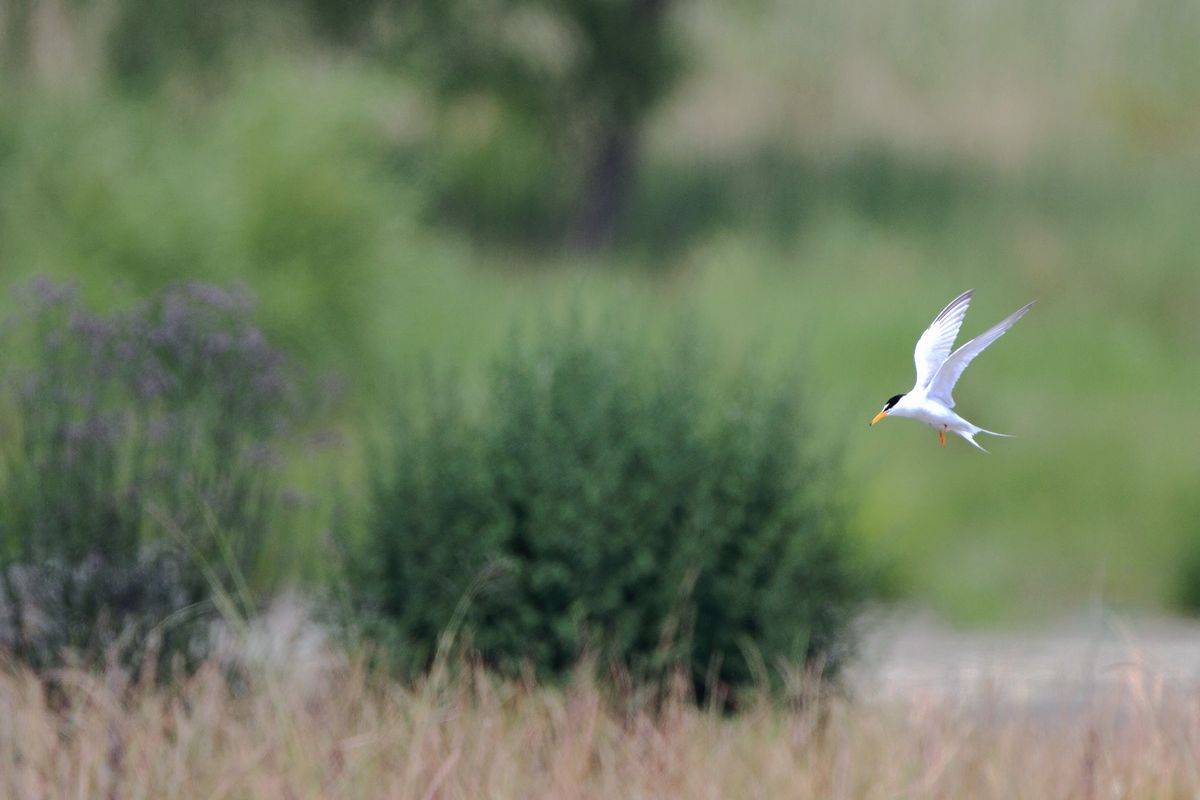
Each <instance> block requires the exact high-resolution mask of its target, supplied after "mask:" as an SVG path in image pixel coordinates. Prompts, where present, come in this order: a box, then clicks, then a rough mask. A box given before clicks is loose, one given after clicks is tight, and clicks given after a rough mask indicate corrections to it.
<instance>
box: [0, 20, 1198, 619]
mask: <svg viewBox="0 0 1200 800" xmlns="http://www.w3.org/2000/svg"><path fill="white" fill-rule="evenodd" d="M678 17H679V25H680V28H681V30H682V31H683V32H684V33H685V34H686V36H687V37H688V38H689V41H691V42H692V43H693V44H694V47H693V48H692V52H693V59H692V64H691V67H692V69H691V72H690V75H689V77H688V78H687V79H686V80H685V81H684V83H683V84H682V85H681V86H680V87H679V89H678V91H677V92H676V93H675V94H674V95H673V96H672V98H671V99H670V101H669V102H668V103H667V104H666V105H665V106H664V107H663V108H662V109H661V111H660V112H659V113H658V114H657V115H656V117H655V118H654V119H653V120H652V123H651V126H650V129H649V132H648V140H647V142H646V153H645V155H646V171H645V175H644V178H645V180H644V183H643V188H642V190H641V195H640V196H639V200H638V204H637V205H636V207H635V212H636V213H635V219H634V220H633V228H634V231H635V235H634V236H633V238H632V241H631V243H630V244H629V245H628V246H627V247H624V248H622V249H619V250H618V251H616V252H614V253H610V254H607V255H604V256H599V257H596V258H593V259H577V258H575V257H571V256H567V255H563V254H561V253H556V252H547V251H545V250H533V251H526V250H522V249H520V248H514V247H508V246H499V245H495V244H494V243H493V244H489V243H486V242H480V241H478V240H473V239H471V237H469V236H467V235H464V234H462V233H461V232H457V231H452V230H447V229H446V228H444V227H438V226H436V225H432V226H431V225H429V224H427V221H426V217H425V216H423V210H424V205H423V204H424V203H425V202H426V193H425V192H426V189H427V183H428V182H429V181H431V180H434V179H435V177H436V176H431V175H430V174H429V173H426V172H422V170H421V169H420V168H412V167H411V164H412V163H414V161H415V163H420V158H419V157H417V156H419V155H420V154H421V153H422V152H424V151H423V150H422V148H424V147H426V146H427V145H428V144H429V142H428V137H429V136H430V131H429V130H427V126H426V117H425V114H424V111H423V108H422V105H421V100H420V97H419V92H417V91H415V90H414V87H412V86H411V85H410V84H408V83H406V82H405V80H404V79H401V78H398V77H397V76H396V75H394V74H392V73H388V72H386V71H381V70H379V69H377V68H374V67H370V66H368V65H365V64H362V63H359V62H357V61H356V60H354V59H353V58H343V59H339V58H332V57H328V56H326V55H324V54H322V53H320V52H318V51H313V52H310V51H307V50H305V49H304V48H297V49H294V50H288V51H286V52H283V53H278V52H275V51H268V52H266V53H265V54H262V55H259V56H255V57H253V58H247V59H246V61H245V63H244V64H242V65H241V66H240V67H238V68H237V69H235V70H234V72H233V75H232V77H231V78H230V80H229V82H228V85H227V86H223V87H222V91H220V92H214V93H211V94H205V93H203V92H199V91H192V90H190V89H189V87H187V86H186V85H183V86H178V87H169V88H168V90H167V91H164V92H162V93H161V94H160V95H157V96H153V97H150V98H130V97H126V96H123V95H121V94H120V93H118V92H114V91H110V90H109V89H107V88H105V87H104V86H103V85H102V84H100V85H98V84H97V83H96V82H94V81H91V80H75V81H73V80H71V79H70V76H69V75H68V76H67V77H66V78H63V77H62V76H61V75H57V74H56V76H50V77H51V78H52V80H50V79H48V80H47V81H46V82H45V85H44V86H42V87H41V88H40V89H39V91H36V92H30V93H19V92H8V93H6V94H5V95H4V96H3V97H2V98H0V102H2V103H3V105H4V108H5V113H4V114H3V115H0V117H2V118H0V187H2V188H0V272H2V274H3V275H4V279H3V282H4V284H5V285H6V286H13V285H16V284H17V283H19V282H20V281H21V280H22V279H24V278H25V277H28V276H30V275H33V274H51V275H57V276H59V277H68V278H73V279H77V280H79V281H80V282H81V283H82V284H83V288H84V290H85V291H86V292H87V293H88V294H89V295H90V296H92V297H93V298H94V299H95V300H97V301H98V302H100V303H102V304H104V303H108V304H111V303H113V302H116V301H117V300H120V299H122V298H128V297H131V296H140V295H141V294H142V293H144V292H145V291H146V290H147V289H149V288H151V287H156V286H159V285H161V284H162V283H164V282H167V281H170V280H176V279H181V278H187V279H197V278H203V279H211V280H221V281H230V280H241V281H245V282H247V283H249V284H250V285H251V286H252V287H253V288H254V289H255V290H257V291H258V293H259V296H260V298H261V311H262V315H263V316H264V318H265V319H266V321H267V324H268V327H269V328H270V329H271V330H272V331H273V332H274V333H275V335H276V336H277V337H278V338H279V339H280V340H281V341H283V342H284V343H285V344H287V345H288V346H289V347H290V348H291V349H292V350H293V351H294V352H295V353H297V354H298V355H299V357H300V358H301V359H302V360H303V361H305V362H306V363H307V364H309V365H311V366H312V367H314V369H316V370H318V371H324V370H333V371H337V372H340V373H342V374H343V375H345V376H346V377H348V378H349V382H350V386H351V387H352V388H351V396H352V398H353V402H352V403H351V404H350V407H349V408H348V409H347V410H346V411H345V413H344V417H343V418H342V419H341V420H340V421H339V424H340V426H341V428H342V429H343V430H344V431H345V432H346V434H347V435H346V437H345V441H346V442H347V444H346V446H345V447H344V449H343V450H342V451H341V455H340V456H339V457H338V458H339V463H338V464H336V465H335V466H334V467H332V468H330V467H328V466H326V465H324V464H322V465H321V466H320V467H319V470H320V471H321V473H322V476H324V475H325V473H327V472H328V471H330V469H332V470H333V471H336V472H338V473H339V474H341V475H344V476H346V480H345V483H347V484H349V485H350V486H351V487H353V486H355V485H361V480H360V477H361V475H362V473H363V470H364V469H365V468H366V466H365V461H364V460H363V458H362V457H361V455H362V453H363V452H364V449H365V448H364V443H365V442H366V441H368V440H369V438H370V437H369V433H368V431H370V430H371V429H372V424H373V423H372V421H373V420H374V419H376V418H377V417H378V415H379V414H380V413H382V410H383V409H386V408H388V407H389V398H390V397H392V396H393V393H394V392H395V391H396V387H397V385H402V384H403V383H404V382H405V381H406V380H409V376H411V375H413V374H415V373H414V367H415V366H416V365H418V364H420V363H421V362H423V361H425V360H428V359H432V360H434V361H440V362H444V363H455V364H460V365H465V366H466V367H467V368H468V370H470V369H476V368H482V365H483V364H484V363H485V362H486V359H487V358H488V357H489V356H490V354H491V353H492V352H493V351H494V349H495V347H496V344H497V342H500V341H503V340H504V337H505V336H506V335H507V334H508V333H509V332H510V331H511V329H512V328H513V327H514V326H521V325H524V324H528V322H529V321H530V320H531V319H533V318H535V317H537V316H538V315H542V314H546V313H549V314H561V313H564V312H565V311H566V309H568V308H571V307H579V306H582V307H583V308H584V309H585V311H586V312H587V313H595V314H599V313H602V312H603V310H604V309H607V308H611V307H613V306H623V307H627V308H632V309H636V310H637V311H638V312H639V313H640V314H642V315H643V316H645V317H647V318H649V319H651V320H662V321H665V320H668V319H670V318H672V317H675V316H679V315H687V316H692V317H694V318H696V319H697V320H698V321H699V322H700V323H701V324H702V325H703V326H704V327H705V328H706V329H707V330H708V331H710V332H711V335H712V339H713V340H714V341H715V342H717V343H718V346H719V348H720V350H721V355H722V357H723V358H724V359H725V360H726V361H727V362H728V363H729V364H730V365H731V366H732V365H734V364H736V363H737V362H738V361H740V360H745V359H753V360H755V361H764V362H767V363H780V364H782V363H785V362H793V361H799V362H800V363H802V364H803V365H804V370H805V374H806V375H807V378H808V381H807V383H808V393H809V395H810V399H811V403H812V416H813V427H814V429H815V433H814V435H815V436H816V437H818V438H819V439H821V441H822V443H823V444H825V445H828V446H831V447H833V448H836V449H838V450H841V451H843V452H844V471H845V476H846V480H845V487H846V495H847V496H846V500H847V502H848V503H849V504H850V505H851V507H852V508H853V509H854V510H855V513H854V526H853V530H852V531H850V532H849V535H853V536H854V537H856V539H857V540H858V541H859V542H861V543H862V545H863V547H864V549H865V550H866V551H867V552H868V553H869V554H870V555H871V556H872V558H874V559H875V560H876V562H877V563H878V564H880V565H882V568H883V575H884V576H885V583H886V586H885V588H887V589H888V590H889V591H892V592H894V593H896V594H899V595H901V596H904V597H906V598H909V599H912V600H915V601H917V602H919V603H922V604H927V605H931V606H933V607H934V608H936V609H937V610H938V611H940V612H942V613H944V614H946V615H948V616H949V617H951V618H953V619H956V620H959V621H964V622H979V621H998V620H1010V621H1011V620H1033V619H1041V618H1044V617H1046V616H1047V615H1051V614H1053V613H1057V612H1058V611H1060V610H1061V609H1063V608H1064V607H1070V606H1078V605H1081V604H1084V603H1087V602H1090V601H1093V600H1097V599H1099V600H1101V601H1104V602H1109V603H1113V604H1117V605H1131V606H1138V607H1147V608H1163V607H1169V606H1171V605H1173V604H1175V603H1176V602H1177V600H1178V597H1179V596H1180V592H1181V591H1182V590H1181V586H1182V585H1183V584H1185V583H1186V582H1188V581H1192V582H1196V581H1200V577H1198V576H1197V575H1195V574H1192V573H1191V572H1189V570H1191V569H1192V567H1191V565H1192V564H1193V563H1195V562H1196V559H1197V552H1198V551H1200V545H1197V544H1196V534H1197V530H1198V529H1197V519H1198V518H1200V517H1198V511H1200V507H1198V506H1197V503H1196V500H1195V497H1194V495H1195V484H1196V477H1197V462H1196V456H1195V452H1196V449H1197V448H1196V444H1197V442H1198V441H1200V439H1198V438H1197V437H1196V435H1195V434H1194V432H1193V431H1192V430H1191V427H1190V416H1191V407H1192V405H1193V403H1194V398H1195V397H1197V396H1198V395H1200V372H1198V371H1197V370H1196V369H1194V363H1195V352H1196V349H1197V347H1198V346H1200V323H1198V322H1197V317H1196V315H1195V314H1194V309H1195V308H1196V307H1197V305H1198V303H1200V270H1197V268H1196V259H1195V252H1196V250H1197V245H1200V236H1198V235H1197V233H1196V227H1195V224H1194V220H1195V218H1196V212H1197V210H1200V207H1198V205H1197V200H1196V193H1195V191H1194V187H1195V183H1196V179H1197V178H1198V177H1200V151H1198V149H1197V146H1196V142H1197V141H1198V140H1197V137H1196V136H1195V133H1196V131H1197V130H1200V113H1198V112H1196V110H1195V109H1197V108H1200V103H1197V102H1196V100H1197V99H1200V83H1197V82H1196V81H1195V80H1194V78H1192V77H1190V76H1193V75H1195V74H1197V72H1196V71H1195V69H1193V68H1194V67H1195V66H1196V54H1195V53H1196V51H1195V48H1194V47H1193V46H1192V42H1194V41H1195V35H1196V34H1197V32H1198V31H1200V21H1198V20H1197V15H1196V14H1195V9H1194V7H1193V6H1192V5H1191V4H1188V3H1183V2H1171V3H1164V4H1156V5H1155V6H1154V7H1153V8H1150V7H1126V6H1123V5H1121V4H1104V5H1103V6H1102V7H1100V8H1097V7H1096V6H1095V5H1094V4H1091V3H1085V2H1082V0H1062V2H1057V3H1053V4H1042V3H1032V2H1021V3H1015V4H1006V3H987V2H985V3H973V4H970V5H969V6H964V5H962V4H960V3H952V2H944V1H942V0H909V1H908V2H904V3H885V2H878V1H877V0H860V1H859V2H851V3H839V4H835V5H829V4H824V3H815V2H809V0H768V2H763V3H758V4H756V5H755V6H754V10H753V11H738V10H733V9H729V8H726V7H724V6H723V5H722V4H719V3H709V2H700V3H694V4H686V5H681V6H680V8H679V13H678ZM414 154H416V155H415V156H414ZM970 287H975V288H976V289H977V290H978V292H977V295H976V299H975V303H974V307H973V308H972V310H971V313H970V314H969V316H968V318H967V321H966V324H965V326H964V329H963V332H964V335H965V336H969V335H972V334H973V333H975V332H978V331H981V330H982V329H984V328H985V327H986V326H988V325H990V324H991V323H992V322H994V321H995V320H997V319H999V318H1001V317H1002V316H1004V315H1005V314H1007V313H1008V312H1010V311H1011V310H1013V309H1014V308H1016V307H1017V306H1019V305H1021V304H1023V303H1024V302H1027V301H1028V300H1031V299H1036V300H1037V301H1038V305H1037V306H1035V309H1034V311H1033V313H1031V314H1030V315H1029V316H1028V317H1027V318H1026V319H1025V320H1023V321H1022V322H1021V324H1020V325H1019V326H1018V327H1017V328H1016V329H1014V331H1013V332H1012V333H1010V334H1009V335H1008V336H1007V337H1005V339H1004V340H1003V341H1001V342H1000V343H999V344H997V345H996V346H995V347H994V348H993V349H992V350H991V351H989V352H988V354H987V355H986V356H985V357H983V358H981V359H979V360H978V361H977V362H976V363H975V364H974V365H973V366H972V367H971V369H970V370H969V371H968V372H967V373H966V375H965V377H964V379H963V381H962V384H961V387H960V389H959V390H958V392H957V399H958V401H959V410H960V411H961V412H962V413H963V414H964V416H966V417H967V418H968V419H971V420H972V421H974V422H977V423H978V424H980V425H982V426H984V427H988V428H992V429H995V430H1000V431H1004V432H1007V433H1012V434H1015V435H1016V436H1017V438H1015V439H1011V440H996V441H995V442H993V444H992V449H993V454H992V455H990V456H985V455H983V454H981V453H978V452H977V451H974V450H970V449H969V448H967V447H966V446H965V445H961V443H959V442H952V443H951V445H950V446H949V447H948V448H947V449H946V450H944V451H943V450H940V449H939V448H937V446H936V440H935V438H934V437H933V435H932V434H931V433H930V432H929V431H928V430H925V429H924V428H922V427H920V426H917V425H915V424H912V423H909V422H905V421H890V422H887V423H885V424H884V425H882V426H880V427H876V428H874V429H870V430H868V428H867V426H866V425H865V423H866V421H867V420H868V419H869V418H870V417H871V416H872V415H873V414H874V412H875V411H876V410H877V409H878V407H879V406H880V405H881V403H882V401H883V400H884V399H885V398H887V397H888V396H890V395H892V394H895V393H896V392H900V391H903V390H904V389H906V388H908V386H909V385H910V381H911V350H912V345H913V343H914V341H915V339H916V337H917V335H918V334H919V333H920V331H921V329H922V328H923V326H924V325H925V324H927V322H928V321H929V319H930V318H931V317H932V315H933V314H934V313H935V312H936V311H937V310H938V309H939V308H940V307H941V306H942V305H943V304H944V303H945V302H946V301H947V300H949V299H950V298H952V297H954V296H955V295H957V294H958V293H959V292H961V291H962V290H964V289H966V288H970ZM960 445H961V446H960ZM324 530H325V527H324V522H323V521H319V522H318V523H316V524H314V525H313V527H312V530H301V531H298V532H297V534H296V536H297V548H298V549H300V550H303V551H304V552H312V553H316V552H317V551H318V549H319V548H318V547H317V546H316V544H315V541H316V539H317V538H318V537H319V536H321V535H323V533H324ZM352 533H353V532H351V535H352ZM313 560H319V558H318V557H317V556H313Z"/></svg>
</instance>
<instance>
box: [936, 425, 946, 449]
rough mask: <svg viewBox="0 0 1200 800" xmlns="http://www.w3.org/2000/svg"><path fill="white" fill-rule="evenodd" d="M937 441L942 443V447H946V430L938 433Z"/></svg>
mask: <svg viewBox="0 0 1200 800" xmlns="http://www.w3.org/2000/svg"><path fill="white" fill-rule="evenodd" d="M938 441H939V442H941V443H942V447H945V446H946V430H945V429H944V428H943V429H942V430H940V431H938Z"/></svg>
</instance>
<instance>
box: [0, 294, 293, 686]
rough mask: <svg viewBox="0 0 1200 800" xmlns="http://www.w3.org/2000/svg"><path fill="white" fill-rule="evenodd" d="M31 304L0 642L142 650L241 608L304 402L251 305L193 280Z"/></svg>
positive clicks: (6, 410)
mask: <svg viewBox="0 0 1200 800" xmlns="http://www.w3.org/2000/svg"><path fill="white" fill-rule="evenodd" d="M24 300H25V301H24V302H23V303H22V304H21V305H22V308H23V311H22V313H21V314H20V315H19V316H18V317H17V318H15V319H14V320H11V321H10V324H9V326H8V337H7V341H6V344H7V345H8V347H7V348H6V355H7V356H8V358H7V359H6V370H5V374H4V381H3V386H4V389H5V392H4V395H3V405H0V410H2V413H0V421H2V422H3V423H4V424H3V428H2V431H0V467H2V469H0V590H2V591H0V649H3V650H6V651H8V652H10V653H13V654H16V655H17V656H18V657H20V658H22V659H23V660H25V661H28V662H29V663H31V664H34V665H37V666H49V665H53V664H54V663H57V662H58V661H59V660H60V659H61V658H63V657H64V655H65V654H66V652H67V651H72V650H73V651H75V654H76V655H77V656H79V657H80V658H83V659H84V660H93V661H94V660H96V659H98V658H107V657H111V656H113V655H116V656H117V657H122V656H128V657H129V658H136V657H138V655H139V646H138V645H140V644H141V643H142V642H143V641H144V639H145V635H146V634H147V633H148V632H149V631H151V630H153V629H155V628H156V627H157V626H159V625H160V624H161V623H164V622H165V621H167V618H168V617H172V616H173V615H175V614H176V613H177V612H181V611H183V610H184V609H187V608H189V607H190V606H193V605H194V604H197V603H200V604H202V605H206V606H207V608H208V609H209V610H211V604H208V603H207V602H206V601H208V600H211V599H212V598H213V597H214V596H215V594H214V593H216V594H219V595H222V596H224V597H225V598H226V599H229V598H233V599H235V600H237V601H248V600H249V599H250V598H249V592H248V590H247V588H246V584H247V582H248V581H252V580H253V578H254V576H255V572H256V569H257V567H258V566H259V561H260V557H261V554H262V551H263V548H264V545H265V543H266V541H267V539H268V537H269V536H270V535H271V532H272V531H273V530H275V529H276V528H275V526H277V525H279V524H281V522H282V519H281V515H282V511H283V508H284V506H283V503H282V490H283V477H282V473H281V444H282V442H283V438H284V435H285V434H286V433H287V431H288V429H289V427H291V426H294V423H295V422H296V420H297V416H298V411H299V410H300V408H301V406H300V404H299V403H298V402H297V393H296V390H295V384H294V381H293V379H292V376H291V371H290V368H289V366H288V364H287V363H286V361H285V359H284V357H283V355H282V353H280V352H279V351H277V350H276V349H274V348H273V347H271V346H270V345H269V344H268V342H267V341H266V339H265V338H264V336H263V334H262V333H261V332H260V331H259V330H258V329H257V327H255V325H254V324H253V321H252V317H251V311H252V305H253V303H252V300H251V298H250V297H249V296H248V295H247V294H246V293H245V292H242V291H240V290H229V289H223V288H220V287H216V286H212V285H206V284H185V285H179V286H174V287H171V288H169V289H167V290H165V291H164V292H162V293H161V294H159V295H157V296H155V297H154V298H152V299H151V300H149V301H147V302H144V303H143V304H141V305H139V306H137V307H135V308H133V309H130V310H127V311H118V312H114V313H111V314H97V313H93V312H91V311H89V310H87V309H86V308H84V307H83V306H82V305H81V304H80V303H79V301H78V300H77V298H76V296H75V293H74V292H73V291H72V290H71V289H70V288H68V287H63V286H60V285H56V284H53V283H50V282H48V281H44V280H43V281H37V282H35V283H34V284H33V285H32V286H31V287H30V290H29V292H28V294H27V295H26V297H25V299H24ZM239 610H240V611H246V610H247V609H246V608H244V607H243V608H240V609H239ZM185 638H186V637H185ZM172 641H174V642H176V643H177V644H180V645H181V646H182V645H184V644H187V643H186V642H183V641H182V640H181V639H179V637H176V638H175V639H173V640H172ZM114 645H119V647H118V648H117V649H118V650H119V652H117V653H115V654H114V653H113V652H111V650H112V647H113V646H114ZM189 646H190V645H189Z"/></svg>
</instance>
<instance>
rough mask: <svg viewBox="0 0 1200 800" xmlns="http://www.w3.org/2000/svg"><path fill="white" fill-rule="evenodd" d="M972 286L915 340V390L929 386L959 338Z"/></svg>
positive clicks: (952, 302) (934, 319) (969, 301)
mask: <svg viewBox="0 0 1200 800" xmlns="http://www.w3.org/2000/svg"><path fill="white" fill-rule="evenodd" d="M974 293H975V290H974V289H968V290H967V291H965V292H963V293H962V294H960V295H959V296H958V297H956V298H954V299H953V300H951V301H950V304H949V305H947V306H946V307H945V308H943V309H942V311H941V313H939V314H938V315H937V316H936V317H934V318H933V322H932V323H930V325H929V327H928V328H926V329H925V332H924V333H922V334H921V338H920V339H917V348H916V349H915V350H913V363H915V364H916V365H917V382H916V384H915V385H914V386H913V388H914V389H922V388H924V387H925V386H928V385H929V382H930V381H931V380H933V376H934V375H936V374H937V371H938V368H939V367H941V366H942V362H943V361H945V360H946V357H947V356H948V355H950V348H952V347H954V340H955V339H956V338H957V337H958V329H959V328H961V327H962V322H963V317H965V316H966V315H967V306H969V305H970V304H971V295H972V294H974Z"/></svg>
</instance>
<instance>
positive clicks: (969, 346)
mask: <svg viewBox="0 0 1200 800" xmlns="http://www.w3.org/2000/svg"><path fill="white" fill-rule="evenodd" d="M974 292H975V290H974V289H968V290H967V291H965V292H963V293H962V294H960V295H959V296H958V297H956V298H954V299H953V300H951V301H950V304H949V305H947V306H946V307H945V308H943V309H942V311H941V313H940V314H938V315H937V316H936V317H934V318H933V322H932V323H931V324H930V326H929V327H928V328H927V329H926V331H925V332H924V333H922V334H921V338H920V339H918V340H917V347H916V350H914V351H913V361H914V362H915V363H916V365H917V382H916V383H914V384H913V388H911V389H909V390H908V391H907V392H905V393H904V394H898V395H895V396H894V397H891V398H889V399H888V401H887V402H886V403H884V404H883V410H882V411H880V412H879V413H878V414H876V415H875V419H873V420H871V425H874V424H875V423H876V422H879V420H881V419H883V418H884V417H911V418H912V419H915V420H920V421H921V422H924V423H925V424H926V425H928V426H929V427H931V428H933V429H934V430H935V431H937V434H938V441H940V442H941V443H942V447H945V446H946V431H950V432H952V433H957V434H958V435H959V436H961V437H962V438H964V439H966V440H967V441H968V442H970V443H971V444H973V445H975V446H976V447H978V448H979V449H980V450H983V451H984V452H985V453H986V452H987V450H984V448H983V447H982V446H981V445H980V444H979V443H978V442H976V441H975V435H976V434H978V433H986V434H989V435H991V436H1008V435H1009V434H1007V433H996V432H995V431H989V430H985V429H984V428H980V427H979V426H978V425H974V424H972V423H970V422H967V421H966V420H965V419H963V418H962V417H960V416H959V415H958V414H955V413H954V411H953V408H954V397H953V396H952V394H951V393H952V392H953V391H954V384H956V383H958V379H959V377H960V376H961V375H962V373H963V370H965V369H966V368H967V365H968V364H970V363H971V361H972V360H974V358H975V356H977V355H979V354H980V353H982V352H983V351H984V350H985V349H986V348H987V346H988V345H989V344H991V343H992V342H994V341H996V340H997V339H999V338H1000V337H1001V336H1003V335H1004V332H1005V331H1007V330H1008V329H1009V328H1011V327H1012V326H1013V324H1014V323H1015V322H1016V321H1017V320H1019V319H1020V318H1021V317H1023V316H1025V312H1027V311H1029V309H1030V307H1031V306H1032V305H1033V303H1027V304H1025V305H1024V306H1021V307H1020V308H1018V309H1017V310H1016V311H1014V312H1013V313H1011V314H1009V315H1008V316H1007V317H1005V318H1004V319H1003V320H1001V321H1000V322H999V323H997V324H996V325H993V326H992V327H991V328H988V329H987V330H986V331H984V332H983V333H982V334H980V335H979V336H976V337H975V338H974V339H972V340H971V341H969V342H967V343H966V344H964V345H963V346H962V347H959V348H958V349H957V350H955V351H954V352H953V353H952V352H950V348H952V347H953V346H954V340H955V338H956V337H957V336H958V329H959V328H960V327H962V321H963V317H965V316H966V314H967V306H969V305H970V304H971V295H972V294H974Z"/></svg>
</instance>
